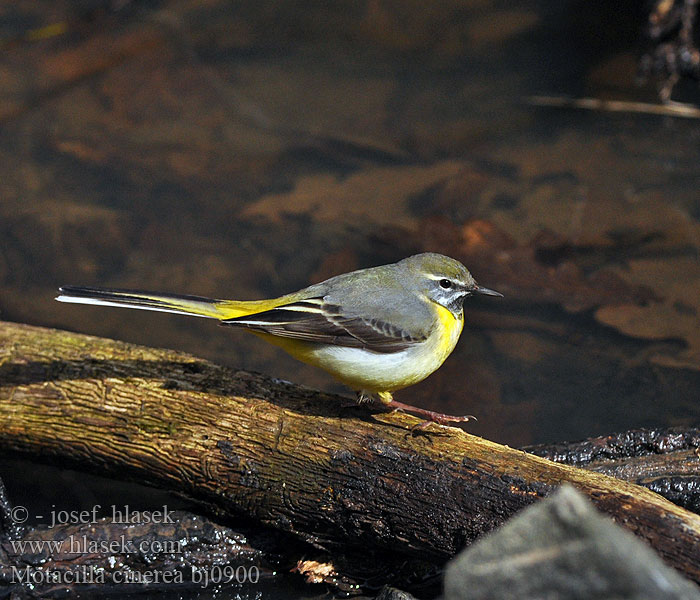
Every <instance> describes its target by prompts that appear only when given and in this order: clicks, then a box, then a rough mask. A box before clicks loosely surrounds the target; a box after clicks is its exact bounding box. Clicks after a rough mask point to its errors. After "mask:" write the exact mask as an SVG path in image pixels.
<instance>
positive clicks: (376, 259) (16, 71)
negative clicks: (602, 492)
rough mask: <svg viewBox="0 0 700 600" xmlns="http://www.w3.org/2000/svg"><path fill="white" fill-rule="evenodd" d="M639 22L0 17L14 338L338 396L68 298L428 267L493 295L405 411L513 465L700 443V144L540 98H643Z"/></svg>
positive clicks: (171, 325) (309, 375)
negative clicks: (116, 290) (77, 339)
mask: <svg viewBox="0 0 700 600" xmlns="http://www.w3.org/2000/svg"><path fill="white" fill-rule="evenodd" d="M644 18H645V15H644V14H643V12H642V10H641V8H639V7H638V6H637V3H632V2H628V3H623V4H622V5H620V4H616V5H615V9H614V10H613V9H611V8H609V6H608V3H605V2H593V3H590V2H585V3H584V2H576V1H569V2H551V3H547V2H523V3H519V4H517V5H513V4H512V3H509V2H499V1H489V0H485V1H479V2H465V3H460V2H432V3H423V2H398V1H391V0H368V1H367V2H362V3H355V2H335V3H323V2H312V3H308V2H305V3H300V2H286V3H272V2H237V3H228V2H218V1H216V0H214V1H212V2H208V3H197V2H188V1H185V2H178V3H175V2H166V1H163V2H127V3H124V4H123V5H121V4H116V3H115V4H112V5H110V4H109V3H106V2H104V3H99V2H96V1H95V2H90V1H85V2H80V3H76V2H51V3H48V2H4V3H0V36H2V38H3V39H4V40H5V43H4V44H3V46H2V53H1V54H0V82H1V83H2V85H0V234H1V235H2V244H1V245H0V316H1V317H2V318H3V319H6V320H10V321H18V322H26V323H31V324H36V325H44V326H51V327H60V328H66V329H71V330H75V331H80V332H84V333H90V334H96V335H101V336H107V337H113V338H118V339H123V340H127V341H131V342H136V343H141V344H146V345H153V346H161V347H169V348H175V349H180V350H184V351H187V352H190V353H193V354H197V355H200V356H203V357H206V358H209V359H211V360H214V361H216V362H218V363H222V364H226V365H230V366H234V367H237V368H245V369H252V370H256V371H261V372H264V373H268V374H270V375H272V376H274V377H279V378H282V379H287V380H291V381H295V382H298V383H301V384H304V385H308V386H312V387H319V388H322V389H328V390H333V391H338V392H341V393H347V391H346V390H344V389H343V388H342V386H339V385H338V384H336V383H335V382H333V381H332V380H331V379H330V378H329V377H328V376H326V375H325V374H324V373H321V372H318V371H316V370H314V369H312V368H310V367H306V366H304V365H299V363H297V362H295V361H294V360H293V359H291V358H289V357H287V356H286V355H284V354H283V353H281V352H280V351H279V350H277V349H276V348H273V347H271V346H268V345H265V344H264V342H262V341H260V340H258V339H257V338H253V337H252V336H246V335H245V334H242V333H239V332H231V331H229V330H226V329H224V328H219V327H216V326H215V325H213V324H212V323H211V322H207V321H204V320H197V319H185V318H181V317H177V316H172V315H163V314H157V313H143V314H140V313H136V312H134V311H128V312H127V311H122V310H118V309H108V308H97V307H79V306H78V307H76V306H69V305H61V304H58V303H56V302H54V301H53V296H54V293H55V291H56V289H57V287H58V286H59V285H62V284H69V283H70V284H91V285H106V286H115V287H128V288H146V289H152V290H163V291H171V292H181V293H190V294H198V295H205V296H212V297H220V298H241V299H252V298H262V297H270V296H276V295H280V294H283V293H286V292H289V291H292V290H295V289H297V288H300V287H302V286H305V285H308V284H310V283H313V282H315V281H319V280H322V279H324V278H326V277H329V276H331V275H334V274H337V273H340V272H344V271H348V270H352V269H355V268H360V267H365V266H372V265H376V264H382V263H385V262H391V261H394V260H397V259H400V258H402V257H404V256H407V255H409V254H412V253H414V252H419V251H428V250H429V251H438V252H443V253H445V254H449V255H451V256H454V257H455V258H458V259H460V260H462V261H463V262H464V263H465V264H466V265H467V266H468V267H469V268H470V269H471V271H472V272H473V274H474V275H475V277H476V278H477V280H478V281H479V282H480V283H481V284H482V285H486V286H488V287H492V288H494V289H497V290H499V291H501V292H503V293H504V295H505V298H504V299H503V300H493V299H475V300H473V301H471V300H470V301H469V303H468V304H467V307H466V320H467V325H466V327H465V332H464V334H463V336H462V339H461V341H460V343H459V345H458V347H457V349H456V350H455V352H454V353H453V355H452V356H451V357H450V358H449V359H448V361H447V362H446V363H445V365H444V366H443V367H442V368H441V369H440V370H439V371H438V372H437V373H435V374H434V375H433V376H431V377H430V378H428V379H427V380H426V381H424V382H422V383H420V384H418V385H416V386H414V387H412V388H409V389H407V390H404V391H403V392H401V393H400V395H399V396H398V397H399V399H400V400H402V401H404V402H408V403H413V404H418V405H421V406H425V407H429V408H435V409H439V410H443V411H446V412H453V413H458V414H468V413H470V414H474V415H477V416H478V418H479V421H478V423H476V424H474V425H470V426H469V428H468V429H469V431H472V432H473V433H476V434H478V435H482V436H485V437H488V438H489V439H492V440H495V441H498V442H502V443H507V444H510V445H523V444H527V443H538V442H548V441H555V440H564V439H578V438H583V437H588V436H592V435H598V434H603V433H608V432H612V431H620V430H624V429H628V428H633V427H644V426H659V425H689V424H693V423H696V422H697V420H698V411H699V406H698V402H697V397H698V389H699V384H700V375H699V373H700V326H699V325H700V322H699V319H698V310H700V294H698V290H699V289H700V287H699V284H700V261H699V260H698V256H699V255H698V250H699V248H700V226H699V224H698V219H699V218H700V192H699V191H698V190H700V169H698V162H699V159H700V121H698V120H695V119H673V118H670V117H661V116H650V115H645V114H635V113H632V112H628V111H623V112H607V111H582V110H571V109H555V108H541V107H536V106H533V105H531V104H529V103H528V101H527V98H528V97H530V96H532V95H555V96H556V95H570V96H575V97H594V98H615V99H622V100H629V101H642V102H655V101H656V89H655V87H654V85H653V82H647V83H646V84H644V85H641V86H639V85H637V84H636V76H637V60H638V57H639V55H640V53H641V52H642V51H643V46H644V42H643V39H642V38H641V36H640V33H639V31H640V28H641V25H642V23H643V21H644ZM55 23H64V24H65V26H64V27H63V29H62V31H63V33H61V34H60V35H49V34H48V33H47V34H45V35H43V36H37V35H35V36H34V38H37V37H40V38H43V39H32V36H31V35H29V34H28V33H27V32H31V31H38V30H40V28H42V27H45V26H48V25H51V24H55ZM697 92H698V90H697V88H696V87H694V86H693V85H690V84H687V83H685V82H681V83H680V84H679V85H678V86H677V88H676V90H675V92H674V99H676V100H683V101H686V102H697V101H698V100H699V98H698V93H697ZM18 465H19V463H15V462H6V463H3V467H2V470H1V471H0V474H2V475H3V477H4V478H5V480H6V481H7V485H8V487H9V488H10V490H11V492H12V493H14V494H15V495H17V494H20V493H21V492H18V491H17V490H18V489H23V488H24V487H25V486H27V485H29V484H30V481H31V480H32V479H34V476H33V475H32V467H27V466H23V467H22V468H20V467H19V466H18ZM43 473H44V475H45V476H46V477H47V478H49V477H50V475H49V474H47V473H46V472H43ZM47 480H48V479H47ZM32 485H34V484H32ZM48 485H50V484H48ZM74 485H75V486H77V487H76V489H77V490H80V491H79V492H78V493H77V495H78V496H80V497H81V498H83V500H82V501H85V498H97V497H102V498H103V496H102V495H103V494H109V491H107V490H103V489H102V488H101V487H100V486H98V488H99V489H96V488H94V486H95V485H97V484H93V483H90V484H89V485H88V486H87V487H84V486H83V483H82V482H74ZM86 485H87V484H86ZM42 490H45V493H46V497H45V498H43V499H42V500H39V502H44V503H48V504H51V503H52V502H53V496H52V495H51V494H50V493H49V492H48V489H47V488H44V487H42V486H38V487H37V488H36V496H37V497H38V498H40V497H41V495H42ZM119 493H122V492H119ZM104 503H105V504H107V503H108V502H104ZM266 597H267V596H266Z"/></svg>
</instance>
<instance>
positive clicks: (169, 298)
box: [56, 252, 503, 425]
mask: <svg viewBox="0 0 700 600" xmlns="http://www.w3.org/2000/svg"><path fill="white" fill-rule="evenodd" d="M474 294H481V295H486V296H501V297H502V296H503V294H501V293H499V292H497V291H494V290H492V289H489V288H486V287H482V286H480V285H478V284H477V283H476V281H475V280H474V277H473V276H472V274H471V273H470V272H469V271H468V270H467V268H466V267H465V266H464V265H463V264H462V263H461V262H459V261H458V260H455V259H454V258H450V257H449V256H445V255H442V254H437V253H434V252H425V253H421V254H415V255H413V256H409V257H407V258H404V259H403V260H400V261H398V262H395V263H391V264H387V265H381V266H377V267H371V268H366V269H360V270H357V271H352V272H349V273H344V274H342V275H337V276H335V277H331V278H330V279H327V280H325V281H322V282H320V283H316V284H313V285H310V286H309V287H305V288H303V289H301V290H299V291H297V292H293V293H290V294H286V295H284V296H280V297H278V298H272V299H265V300H220V299H214V298H206V297H202V296H191V295H183V294H171V293H161V292H149V291H142V290H129V289H116V288H115V289H112V288H100V287H84V286H68V285H67V286H63V287H61V288H59V295H58V296H57V297H56V300H58V301H60V302H72V303H78V304H94V305H104V306H118V307H126V308H135V309H141V310H153V311H162V312H171V313H178V314H184V315H189V316H196V317H206V318H210V319H217V320H218V321H219V322H220V323H221V324H223V325H226V326H229V327H238V328H242V329H245V330H246V331H249V332H251V333H253V334H255V335H257V336H259V337H261V338H263V339H264V340H266V341H268V342H271V343H273V344H275V345H277V346H279V347H281V348H282V349H283V350H285V351H286V352H288V353H289V354H291V355H292V356H293V357H294V358H296V359H298V360H301V361H303V362H305V363H308V364H311V365H313V366H315V367H319V368H321V369H323V370H325V371H327V372H328V373H330V374H331V375H332V376H333V377H335V378H336V379H337V380H339V381H340V382H342V383H344V384H345V385H347V386H348V387H350V388H351V389H353V390H354V391H355V392H356V394H357V402H358V403H359V404H374V405H377V406H379V407H382V408H383V409H384V410H401V411H406V412H410V413H414V414H415V415H417V416H419V417H422V418H423V419H424V422H423V423H422V425H427V424H429V423H431V422H434V423H438V424H440V425H447V424H449V423H459V422H466V421H468V420H470V419H473V418H474V417H471V416H453V415H448V414H443V413H439V412H435V411H431V410H426V409H423V408H420V407H415V406H411V405H409V404H404V403H402V402H399V401H397V400H394V397H393V394H394V392H396V391H397V390H400V389H403V388H405V387H408V386H410V385H413V384H415V383H418V382H419V381H422V380H423V379H425V378H426V377H427V376H428V375H430V374H431V373H433V372H434V371H435V370H436V369H438V368H439V367H440V366H441V365H442V363H443V362H444V361H445V359H446V358H447V357H448V356H449V355H450V354H451V353H452V351H453V350H454V348H455V346H456V344H457V341H458V340H459V337H460V335H461V333H462V329H463V327H464V307H463V305H464V300H465V299H466V298H467V297H469V296H472V295H474Z"/></svg>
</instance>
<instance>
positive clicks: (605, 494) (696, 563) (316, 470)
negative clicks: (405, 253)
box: [0, 323, 700, 580]
mask: <svg viewBox="0 0 700 600" xmlns="http://www.w3.org/2000/svg"><path fill="white" fill-rule="evenodd" d="M342 404H343V403H342V401H341V399H339V398H338V397H335V396H330V395H327V394H322V393H319V392H315V391H312V390H307V389H303V388H299V387H297V386H294V385H291V384H287V383H284V382H279V381H275V380H272V379H269V378H266V377H262V376H259V375H254V374H251V373H246V372H241V371H239V372H235V371H231V370H227V369H224V368H222V367H219V366H216V365H213V364H211V363H208V362H206V361H202V360H198V359H196V358H193V357H191V356H187V355H184V354H180V353H175V352H170V351H167V350H155V349H150V348H144V347H139V346H133V345H129V344H125V343H121V342H115V341H111V340H105V339H100V338H94V337H89V336H84V335H79V334H73V333H68V332H64V331H55V330H48V329H41V328H36V327H29V326H24V325H17V324H10V323H0V411H2V414H3V415H4V418H3V419H1V420H0V443H1V444H2V447H3V448H4V449H5V450H6V451H13V452H17V453H22V454H26V455H31V456H33V457H39V458H44V459H53V460H56V461H59V462H60V463H61V464H72V465H79V466H80V467H81V468H88V467H89V468H91V469H93V470H94V469H97V470H99V471H100V472H101V473H103V474H104V473H107V474H112V475H115V476H118V477H126V476H128V477H131V478H136V479H138V480H140V481H144V480H145V481H148V482H151V483H153V484H156V485H160V486H164V487H167V488H168V489H171V490H176V491H181V492H185V493H187V494H188V495H190V496H193V497H196V498H199V499H201V500H203V501H206V502H208V503H211V504H215V505H217V506H218V507H220V508H221V509H223V510H225V511H228V512H229V513H231V514H233V515H245V516H247V517H252V518H254V519H257V520H258V521H259V522H261V523H264V524H266V525H270V526H273V527H276V528H278V529H280V530H283V531H286V532H292V533H294V534H296V535H297V536H299V537H300V538H302V539H304V540H306V541H310V542H312V543H314V544H316V545H317V546H319V547H325V548H330V549H333V548H338V547H340V546H341V545H342V546H343V547H344V548H355V549H357V548H383V549H387V550H392V551H394V552H399V553H402V554H404V555H407V556H414V557H421V558H424V559H429V560H434V561H437V562H439V561H444V560H445V559H447V558H449V557H451V556H453V555H454V554H455V553H456V552H457V551H458V550H460V549H461V548H462V547H463V546H464V545H465V544H467V543H469V542H470V541H472V540H474V539H475V538H477V537H478V536H480V535H481V534H483V533H484V532H486V531H489V530H491V529H493V528H494V527H496V526H498V525H500V524H501V523H503V522H504V521H505V520H506V519H507V518H508V517H510V516H511V515H512V514H513V513H515V512H516V511H517V510H519V509H521V508H522V507H524V506H526V505H528V504H530V503H532V502H534V501H536V500H537V499H538V498H540V497H542V496H544V495H546V494H548V493H549V492H551V491H552V490H553V489H554V488H555V487H556V486H558V485H560V484H561V483H562V482H565V481H567V482H570V483H572V484H573V485H575V486H576V487H577V488H578V489H579V490H581V491H582V492H583V493H584V494H586V495H588V496H589V497H590V498H591V499H592V500H593V501H594V502H595V504H596V505H597V506H598V508H599V509H601V510H603V511H604V512H606V513H608V514H609V515H611V516H612V517H614V518H615V520H616V521H617V522H618V523H620V524H622V525H624V526H626V527H627V528H629V529H630V530H632V531H634V532H635V533H636V534H638V535H639V536H641V537H642V538H644V539H646V540H647V541H648V542H649V543H650V544H651V545H652V546H653V547H654V548H656V549H657V550H658V551H659V552H660V553H661V554H662V555H663V556H664V557H665V559H666V560H667V562H669V563H670V564H672V565H674V566H675V567H676V568H678V569H679V570H681V571H683V572H685V573H686V574H687V575H689V576H690V577H691V578H693V579H695V580H700V555H699V554H698V552H697V549H698V548H699V547H700V546H699V545H698V543H699V542H700V517H698V516H697V515H695V514H692V513H690V512H688V511H686V510H684V509H682V508H679V507H677V506H675V505H674V504H672V503H671V502H668V501H667V500H665V499H664V498H662V497H661V496H659V495H657V494H655V493H653V492H651V491H649V490H647V489H645V488H643V487H639V486H636V485H633V484H630V483H628V482H625V481H621V480H618V479H614V478H611V477H608V476H606V475H602V474H599V473H596V472H591V471H586V470H583V469H578V468H574V467H571V466H567V465H562V464H556V463H553V462H550V461H548V460H545V459H542V458H539V457H536V456H533V455H530V454H526V453H525V452H522V451H519V450H514V449H511V448H508V447H506V446H501V445H499V444H495V443H493V442H489V441H488V440H484V439H481V438H478V437H474V436H471V435H469V434H467V433H465V432H463V431H460V430H457V429H442V428H437V427H435V428H434V429H433V426H431V428H430V429H429V432H428V434H427V435H417V436H414V435H411V432H410V431H409V428H410V427H411V426H412V425H415V424H416V423H417V422H418V421H417V419H415V418H414V417H411V416H409V415H405V414H399V413H394V414H374V415H371V414H370V413H368V412H367V411H366V409H363V408H358V407H349V408H348V407H343V405H342Z"/></svg>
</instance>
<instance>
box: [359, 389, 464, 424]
mask: <svg viewBox="0 0 700 600" xmlns="http://www.w3.org/2000/svg"><path fill="white" fill-rule="evenodd" d="M377 396H378V398H379V402H377V399H376V398H375V396H374V394H371V393H369V392H366V391H360V392H358V393H357V402H358V404H366V403H372V404H381V406H383V407H386V408H389V409H393V410H402V411H404V412H410V413H413V414H415V415H418V416H419V417H422V418H424V419H425V421H424V422H423V423H421V424H420V425H418V429H423V428H425V427H427V426H428V425H429V424H430V423H438V424H439V425H447V424H448V423H466V422H467V421H476V417H474V416H472V415H465V416H463V417H457V416H454V415H446V414H444V413H439V412H434V411H432V410H426V409H425V408H418V407H417V406H411V405H410V404H404V403H403V402H398V401H396V400H394V397H393V396H392V395H391V392H378V393H377Z"/></svg>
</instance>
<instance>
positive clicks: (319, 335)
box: [222, 298, 426, 352]
mask: <svg viewBox="0 0 700 600" xmlns="http://www.w3.org/2000/svg"><path fill="white" fill-rule="evenodd" d="M222 323H223V324H225V325H233V326H237V327H244V328H246V329H251V330H253V331H260V332H264V333H267V334H270V335H275V336H279V337H286V338H294V339H298V340H303V341H306V342H316V343H321V344H330V345H334V346H345V347H349V348H365V349H367V350H372V351H374V352H396V351H399V350H404V349H406V348H409V347H411V346H412V345H414V344H416V343H420V342H422V341H424V340H425V339H426V337H425V336H422V335H421V336H415V335H411V334H410V333H408V332H407V331H405V330H403V329H401V328H400V327H397V326H395V325H392V324H391V323H386V322H384V321H381V320H379V319H373V318H370V319H367V318H363V317H358V316H350V315H344V314H343V311H342V308H341V307H339V306H337V305H335V304H329V303H327V302H325V301H324V300H323V298H307V299H304V300H300V301H297V302H292V303H289V304H283V305H281V306H278V307H275V308H273V309H271V310H266V311H264V312H259V313H256V314H254V315H249V316H245V317H237V318H233V319H225V320H223V321H222Z"/></svg>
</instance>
